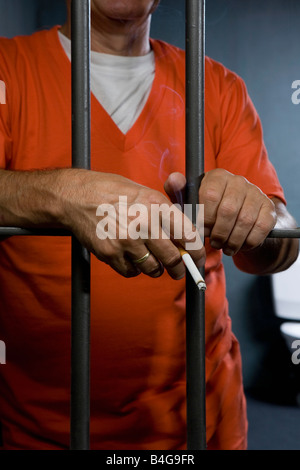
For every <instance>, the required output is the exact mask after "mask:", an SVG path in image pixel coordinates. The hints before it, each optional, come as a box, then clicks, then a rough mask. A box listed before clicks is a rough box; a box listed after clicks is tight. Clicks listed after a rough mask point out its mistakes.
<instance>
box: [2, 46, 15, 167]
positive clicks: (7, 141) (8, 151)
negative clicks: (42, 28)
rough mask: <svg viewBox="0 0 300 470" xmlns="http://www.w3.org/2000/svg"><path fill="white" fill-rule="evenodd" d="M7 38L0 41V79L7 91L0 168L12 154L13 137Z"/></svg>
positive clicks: (3, 98)
mask: <svg viewBox="0 0 300 470" xmlns="http://www.w3.org/2000/svg"><path fill="white" fill-rule="evenodd" d="M6 43H7V44H8V41H7V40H3V39H1V42H0V80H1V82H2V84H1V90H2V92H3V90H4V92H5V94H4V96H3V93H1V102H0V169H5V168H7V166H8V162H9V160H10V159H11V156H12V137H11V120H10V107H11V105H12V94H13V93H12V91H13V85H12V81H11V77H10V71H9V66H8V61H7V60H6V54H5V53H4V51H5V49H6Z"/></svg>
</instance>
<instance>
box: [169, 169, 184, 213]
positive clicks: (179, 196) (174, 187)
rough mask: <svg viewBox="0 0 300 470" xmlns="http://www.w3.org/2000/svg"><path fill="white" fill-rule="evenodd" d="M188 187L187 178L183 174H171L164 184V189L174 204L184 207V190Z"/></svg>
mask: <svg viewBox="0 0 300 470" xmlns="http://www.w3.org/2000/svg"><path fill="white" fill-rule="evenodd" d="M185 185H186V179H185V176H184V175H183V174H182V173H178V172H174V173H171V174H170V175H169V177H168V179H167V180H166V182H165V184H164V189H165V191H166V193H167V195H168V196H169V198H170V200H171V201H172V203H173V204H176V203H177V204H179V205H180V206H181V207H183V204H184V190H185Z"/></svg>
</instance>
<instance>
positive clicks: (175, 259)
mask: <svg viewBox="0 0 300 470" xmlns="http://www.w3.org/2000/svg"><path fill="white" fill-rule="evenodd" d="M166 238H167V236H166ZM147 245H148V247H149V249H150V250H151V252H152V253H154V254H155V257H156V258H157V259H159V260H160V261H161V263H162V265H163V266H164V267H165V268H166V270H167V272H168V274H169V275H170V276H171V277H172V278H173V279H176V280H178V279H182V278H183V277H184V276H185V267H184V264H183V262H182V258H181V255H180V253H179V250H178V248H177V246H175V245H174V243H173V242H172V241H171V240H170V239H162V238H161V239H160V240H148V241H147Z"/></svg>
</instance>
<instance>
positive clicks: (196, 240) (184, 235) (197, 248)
mask: <svg viewBox="0 0 300 470" xmlns="http://www.w3.org/2000/svg"><path fill="white" fill-rule="evenodd" d="M164 209H165V210H162V211H161V225H160V227H159V230H161V232H162V234H163V236H162V235H161V234H160V236H159V238H166V237H165V235H167V237H168V238H170V239H171V240H172V241H173V242H174V245H176V246H182V247H183V248H184V249H185V250H186V251H188V252H189V254H190V255H191V256H192V258H193V260H194V262H195V263H196V265H197V266H198V267H200V266H203V265H204V263H205V248H204V245H203V242H202V240H201V237H200V234H199V231H198V230H197V228H196V227H195V226H194V225H193V223H192V222H191V220H190V218H189V217H188V216H187V215H186V214H184V213H183V212H182V211H181V210H180V209H179V208H178V207H177V206H175V205H174V204H173V205H172V206H165V208H164ZM189 215H190V214H189Z"/></svg>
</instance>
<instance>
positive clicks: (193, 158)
mask: <svg viewBox="0 0 300 470" xmlns="http://www.w3.org/2000/svg"><path fill="white" fill-rule="evenodd" d="M204 72H205V1H204V0H186V178H187V188H186V202H187V203H188V204H192V205H193V206H194V207H196V205H197V204H198V202H199V195H198V189H199V176H200V175H201V174H203V173H204ZM195 212H196V210H195V211H194V215H193V223H196V213H195ZM202 274H203V275H204V272H202ZM186 296H187V300H186V374H187V447H188V449H189V450H204V449H206V403H205V397H206V385H205V294H204V292H203V291H199V290H198V289H197V287H196V286H195V284H194V283H193V281H192V279H191V278H190V276H189V275H188V276H187V284H186Z"/></svg>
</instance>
